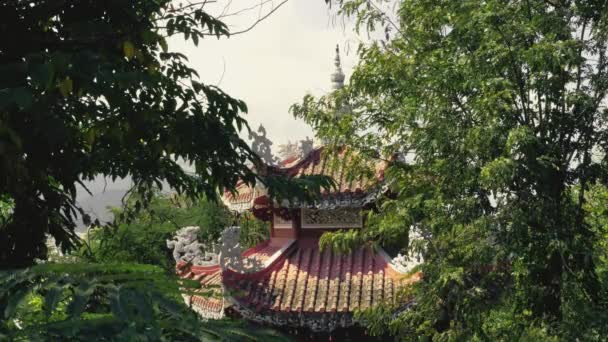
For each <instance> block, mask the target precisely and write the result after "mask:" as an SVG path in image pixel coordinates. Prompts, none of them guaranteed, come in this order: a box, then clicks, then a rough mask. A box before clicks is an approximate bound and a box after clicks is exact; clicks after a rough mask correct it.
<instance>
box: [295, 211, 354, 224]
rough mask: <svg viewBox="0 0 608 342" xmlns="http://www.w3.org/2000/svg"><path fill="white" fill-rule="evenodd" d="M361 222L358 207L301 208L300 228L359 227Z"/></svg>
mask: <svg viewBox="0 0 608 342" xmlns="http://www.w3.org/2000/svg"><path fill="white" fill-rule="evenodd" d="M362 224H363V220H362V217H361V210H360V209H358V208H336V209H332V210H328V209H306V208H304V209H302V228H360V227H361V226H362Z"/></svg>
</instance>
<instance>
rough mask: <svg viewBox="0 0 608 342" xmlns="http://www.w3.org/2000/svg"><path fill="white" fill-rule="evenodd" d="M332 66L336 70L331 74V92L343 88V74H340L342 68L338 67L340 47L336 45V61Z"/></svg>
mask: <svg viewBox="0 0 608 342" xmlns="http://www.w3.org/2000/svg"><path fill="white" fill-rule="evenodd" d="M334 65H335V66H336V70H335V71H334V73H333V74H331V87H332V89H333V90H337V89H340V88H342V87H344V78H345V76H344V73H343V72H342V66H341V65H340V47H339V46H338V45H336V59H334Z"/></svg>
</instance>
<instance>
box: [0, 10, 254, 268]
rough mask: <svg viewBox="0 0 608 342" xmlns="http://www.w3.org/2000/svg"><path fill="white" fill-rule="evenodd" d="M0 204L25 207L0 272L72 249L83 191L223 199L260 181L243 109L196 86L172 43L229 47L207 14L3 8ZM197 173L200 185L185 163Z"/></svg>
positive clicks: (3, 234) (8, 236)
mask: <svg viewBox="0 0 608 342" xmlns="http://www.w3.org/2000/svg"><path fill="white" fill-rule="evenodd" d="M0 23H1V24H0V31H1V32H5V33H6V32H11V33H10V34H6V39H5V40H3V43H2V46H1V48H0V68H1V69H2V73H3V75H4V76H3V77H2V81H1V83H0V127H1V129H0V131H1V132H2V141H3V146H4V148H3V153H2V155H1V158H2V162H1V163H0V164H1V165H2V166H1V169H0V170H1V171H0V174H1V175H2V177H0V193H2V194H5V195H7V196H9V197H10V198H11V199H12V200H13V201H14V203H15V206H14V212H13V215H12V219H11V221H10V222H9V223H8V224H7V225H6V226H4V227H3V229H2V230H1V231H0V241H2V247H0V251H1V252H0V265H3V266H4V267H6V266H25V265H29V264H32V262H33V261H34V259H36V258H44V256H45V253H46V248H45V234H46V233H48V234H50V235H51V236H53V237H54V238H55V239H56V241H57V243H58V244H60V245H61V246H62V247H63V248H64V249H69V248H70V247H73V245H74V244H75V243H77V237H76V236H75V234H74V217H75V211H76V210H77V207H76V204H75V201H74V200H75V194H76V188H75V184H77V183H80V182H81V180H83V179H84V180H88V179H92V178H93V177H94V176H95V175H98V174H104V175H107V176H109V177H111V178H116V177H125V176H127V175H130V176H131V177H132V178H133V180H134V182H135V184H137V185H138V186H140V185H152V184H160V182H161V181H162V180H164V181H166V182H167V183H168V184H169V186H170V187H171V188H173V189H176V190H177V191H179V192H180V193H185V194H188V195H190V196H197V195H199V194H203V193H206V194H208V195H210V196H213V195H215V191H216V189H217V188H218V187H230V186H233V185H234V184H235V183H236V181H237V180H238V179H244V180H245V181H253V180H254V175H253V174H252V172H251V171H250V169H249V168H248V167H247V166H246V165H245V162H246V161H256V158H255V157H254V156H253V154H252V153H251V151H250V149H249V148H248V147H247V145H246V144H245V143H244V142H243V141H242V140H241V139H240V138H239V136H238V129H240V128H241V127H244V126H246V122H245V120H244V119H243V118H241V116H240V114H241V113H242V112H245V111H246V109H247V108H246V106H245V104H244V103H243V102H241V101H238V100H235V99H233V98H231V97H230V96H228V95H227V94H225V93H224V92H222V91H221V90H220V89H218V88H216V87H214V86H210V85H206V84H203V83H201V82H200V81H197V77H198V74H197V73H196V71H195V70H193V69H192V68H190V67H188V65H187V63H186V57H185V56H184V55H182V54H180V53H176V52H171V51H170V50H169V48H168V46H167V42H166V39H167V38H168V37H172V36H175V35H178V34H183V35H184V38H185V39H188V40H191V41H192V42H193V43H194V44H198V42H199V39H200V38H203V37H204V36H207V35H214V36H217V37H220V36H228V35H229V33H228V29H227V27H226V25H225V24H224V23H222V22H221V21H219V20H217V19H215V18H213V17H212V16H210V15H209V14H207V13H206V12H205V10H204V8H203V5H201V4H198V5H196V4H193V5H186V4H173V3H172V2H171V1H169V0H163V1H150V0H139V1H130V2H123V1H101V2H100V1H92V0H91V1H52V2H48V1H20V0H12V1H4V2H2V4H0ZM178 158H183V159H186V160H191V161H193V162H194V165H195V167H196V173H197V174H196V175H190V174H188V173H186V172H185V171H184V170H182V168H181V167H180V166H179V165H178V164H177V162H176V160H177V159H178Z"/></svg>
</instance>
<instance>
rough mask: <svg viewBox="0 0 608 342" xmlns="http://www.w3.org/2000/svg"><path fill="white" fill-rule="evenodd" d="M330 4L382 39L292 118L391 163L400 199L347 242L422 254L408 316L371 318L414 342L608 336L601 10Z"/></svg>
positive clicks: (604, 17) (388, 201) (342, 0)
mask: <svg viewBox="0 0 608 342" xmlns="http://www.w3.org/2000/svg"><path fill="white" fill-rule="evenodd" d="M332 3H333V4H334V5H337V6H338V8H339V11H340V13H341V14H342V15H345V16H348V17H352V18H354V21H355V23H356V29H357V30H370V31H372V32H374V33H373V34H372V36H377V35H378V32H380V33H382V36H385V37H384V38H382V39H378V40H374V41H373V42H372V43H370V44H362V45H360V47H359V49H358V55H359V57H360V63H359V64H358V66H357V67H356V68H355V71H354V73H353V75H352V77H351V80H350V85H349V86H347V87H346V88H344V89H342V90H339V91H337V92H336V93H334V94H332V95H330V96H326V97H321V98H313V97H311V96H307V97H305V98H304V100H303V102H302V103H300V104H298V105H295V106H294V107H293V108H292V110H293V112H294V114H295V115H296V116H297V117H302V118H304V119H305V120H306V121H307V122H309V123H311V124H312V125H313V126H314V127H315V129H316V131H317V134H318V135H319V136H320V137H323V138H326V139H328V140H330V141H333V145H336V146H340V145H347V146H349V147H351V148H352V149H355V150H356V151H358V152H359V153H361V154H362V155H365V156H367V157H368V158H371V159H375V158H388V159H390V158H389V157H391V156H397V158H396V159H391V160H392V163H391V165H390V167H389V169H388V171H387V174H386V180H387V182H388V184H389V185H390V188H391V190H392V191H391V195H390V196H388V197H387V198H385V199H384V200H383V201H382V203H381V205H380V206H379V211H378V213H377V215H373V216H372V217H371V219H370V220H369V222H370V225H369V226H368V227H367V228H366V229H364V230H362V231H361V232H360V233H359V234H358V235H357V236H356V237H354V236H352V234H349V235H345V236H344V239H346V240H348V242H350V243H363V242H366V241H370V240H371V241H381V242H382V241H393V242H394V241H400V242H401V248H403V249H406V248H408V247H409V248H417V249H420V250H422V251H423V254H424V257H425V263H424V265H423V266H422V268H421V270H422V272H423V274H424V280H423V281H422V282H420V283H419V284H417V285H416V286H415V289H414V298H415V302H416V305H415V306H414V308H413V309H411V310H409V311H407V312H405V313H402V314H400V315H399V316H397V318H396V319H395V320H392V321H391V320H384V321H382V320H377V321H376V322H377V323H378V324H379V325H380V326H382V327H384V328H383V329H391V331H392V332H393V333H395V334H397V335H399V336H402V337H403V338H406V339H408V338H412V337H414V336H433V337H435V338H456V337H460V338H462V337H468V338H472V337H476V338H479V339H496V338H503V339H504V338H516V337H518V338H522V337H523V336H528V337H529V338H532V337H535V338H540V337H539V336H544V338H547V336H548V335H558V336H560V335H561V336H569V337H570V338H573V337H583V338H598V336H606V333H607V331H606V330H605V327H606V322H607V321H606V317H605V315H603V314H601V312H603V310H604V309H602V308H605V305H606V304H607V303H606V298H607V297H606V287H605V285H606V283H605V282H603V281H602V279H600V278H599V277H598V270H599V269H604V267H605V266H601V267H600V266H599V265H598V263H604V260H605V259H604V256H603V253H601V254H600V253H598V245H597V242H598V241H605V240H603V239H605V237H606V235H605V233H606V231H605V229H606V225H605V223H604V224H599V223H598V222H600V221H601V220H599V219H597V217H596V216H597V215H598V212H597V211H595V214H594V215H595V216H594V217H596V218H595V220H594V221H593V222H595V223H594V224H592V223H591V221H590V220H589V218H590V215H591V214H590V212H589V211H588V210H586V209H585V208H586V203H587V202H588V199H589V198H593V199H594V201H595V203H597V199H598V198H601V197H598V196H599V195H598V194H597V193H596V194H590V189H592V188H594V189H595V190H597V191H599V190H598V189H599V188H597V187H598V186H599V187H600V188H601V184H606V182H607V181H608V178H607V176H608V168H607V163H608V159H607V155H606V150H607V148H608V130H607V121H606V120H607V119H608V115H607V114H608V112H607V111H606V108H605V101H606V91H607V90H608V74H607V72H608V63H607V59H606V58H607V56H606V48H607V40H606V38H607V35H608V26H607V25H608V9H607V7H606V4H605V3H604V2H603V1H561V0H556V1H540V0H539V1H536V0H528V1H503V0H490V1H473V0H471V1H467V0H464V1H435V0H422V1H420V0H400V1H398V2H397V7H396V11H395V12H394V13H393V12H390V11H388V12H387V11H385V10H384V9H387V8H388V9H389V10H390V6H388V7H387V6H386V2H384V1H374V0H337V1H333V2H332ZM346 105H347V106H348V108H349V109H350V111H349V112H347V113H345V112H344V111H343V110H341V111H340V115H339V116H337V115H335V114H334V113H336V111H337V110H338V109H339V107H343V106H346ZM604 191H605V190H604ZM600 192H601V191H600ZM590 196H591V197H590ZM601 215H605V213H603V214H601ZM601 215H600V216H601ZM603 222H605V221H603ZM410 231H415V232H416V233H417V234H418V235H419V236H420V237H421V239H420V240H418V241H415V242H412V243H409V244H408V242H409V241H408V237H409V236H410V235H409V233H410ZM327 241H338V242H335V243H336V244H339V239H337V238H336V236H332V239H327ZM342 242H343V241H342ZM604 243H605V242H603V243H602V245H603V244H604ZM408 245H409V246H408ZM373 317H376V318H378V317H382V316H374V315H372V316H371V318H373ZM372 321H373V320H372ZM389 322H390V323H389ZM376 327H377V326H376ZM569 334H570V335H569Z"/></svg>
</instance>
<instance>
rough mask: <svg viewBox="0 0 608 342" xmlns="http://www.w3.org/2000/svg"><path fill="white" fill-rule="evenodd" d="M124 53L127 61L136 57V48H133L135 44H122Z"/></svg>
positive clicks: (127, 42) (126, 42)
mask: <svg viewBox="0 0 608 342" xmlns="http://www.w3.org/2000/svg"><path fill="white" fill-rule="evenodd" d="M122 51H123V53H124V54H125V57H127V59H131V58H133V56H135V46H133V43H131V42H130V41H128V40H126V41H125V42H124V43H122Z"/></svg>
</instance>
